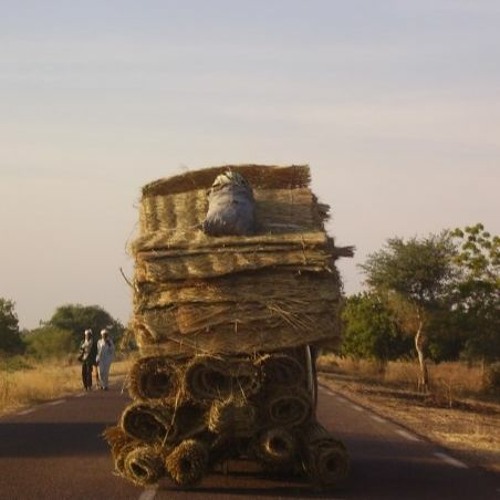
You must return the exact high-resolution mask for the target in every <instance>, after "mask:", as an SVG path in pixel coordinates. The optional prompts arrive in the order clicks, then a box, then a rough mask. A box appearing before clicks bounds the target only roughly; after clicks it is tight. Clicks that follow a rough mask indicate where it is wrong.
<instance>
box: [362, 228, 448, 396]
mask: <svg viewBox="0 0 500 500" xmlns="http://www.w3.org/2000/svg"><path fill="white" fill-rule="evenodd" d="M454 255H455V247H454V245H453V243H452V241H451V238H450V235H449V233H448V232H447V231H444V232H442V233H441V234H439V235H430V236H429V237H427V238H421V239H417V238H416V237H414V238H411V239H409V240H407V241H404V240H403V239H402V238H391V239H389V240H387V243H386V245H385V247H384V248H383V249H382V250H380V251H379V252H375V253H373V254H371V255H369V256H368V259H367V261H366V263H365V264H362V265H361V266H360V267H361V269H362V270H363V271H364V273H365V275H366V277H367V279H366V283H367V284H368V286H369V287H370V288H371V289H373V290H376V291H377V292H378V293H380V294H382V295H383V296H384V297H385V298H386V300H387V303H388V304H389V305H390V307H391V309H392V311H393V312H394V314H395V317H396V318H397V320H398V323H399V325H400V326H401V327H402V329H403V330H404V331H406V332H408V333H409V334H411V335H412V336H413V338H414V343H415V349H416V351H417V358H418V363H419V367H420V376H419V381H418V386H419V389H420V390H423V391H426V390H427V389H428V386H429V376H428V371H427V363H426V357H427V352H426V344H427V339H428V336H429V334H430V331H429V330H428V326H429V325H430V324H431V318H432V317H433V315H435V314H436V313H437V312H438V311H442V310H443V307H445V302H446V298H447V294H448V292H449V287H450V285H451V283H452V282H453V279H454V274H455V271H454V270H455V268H454V266H453V257H454Z"/></svg>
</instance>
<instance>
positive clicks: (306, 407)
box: [262, 387, 313, 428]
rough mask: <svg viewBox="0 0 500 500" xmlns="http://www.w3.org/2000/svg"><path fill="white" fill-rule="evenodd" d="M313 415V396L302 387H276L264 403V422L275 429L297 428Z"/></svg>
mask: <svg viewBox="0 0 500 500" xmlns="http://www.w3.org/2000/svg"><path fill="white" fill-rule="evenodd" d="M312 414H313V402H312V399H311V395H310V394H309V393H308V392H307V390H306V389H305V388H301V387H292V388H289V387H276V388H274V389H273V391H271V392H270V393H269V394H268V395H266V397H265V399H264V401H263V402H262V421H263V422H267V424H268V425H271V426H273V427H285V428H286V427H296V426H299V425H301V424H303V423H304V422H306V421H307V420H308V419H310V418H311V416H312Z"/></svg>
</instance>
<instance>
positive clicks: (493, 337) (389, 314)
mask: <svg viewBox="0 0 500 500" xmlns="http://www.w3.org/2000/svg"><path fill="white" fill-rule="evenodd" d="M360 268H361V269H362V271H363V273H364V276H365V277H366V281H365V284H366V285H367V290H366V291H364V292H362V293H359V294H357V295H354V296H350V297H348V298H347V299H346V304H345V308H344V310H343V313H342V318H343V323H344V341H343V344H342V347H341V352H342V354H343V355H347V356H352V357H355V358H369V359H374V360H377V361H380V362H382V363H383V362H386V361H389V360H395V359H400V358H403V357H410V356H416V358H417V360H418V363H419V367H420V379H419V387H420V388H421V389H422V390H426V389H427V387H428V384H429V378H428V372H427V361H428V360H429V359H432V360H433V361H435V362H440V361H451V360H465V361H480V362H483V363H485V364H491V363H494V362H499V361H500V237H499V236H494V235H491V234H490V233H489V232H488V231H486V230H485V228H484V226H483V224H480V223H478V224H476V225H474V226H467V227H465V228H464V229H460V228H457V229H455V230H444V231H442V232H441V233H439V234H431V235H429V236H427V237H423V238H418V237H413V238H410V239H407V240H404V239H402V238H398V237H396V238H390V239H388V240H387V242H386V244H385V246H384V247H383V248H382V249H381V250H379V251H377V252H375V253H373V254H370V255H369V256H368V258H367V260H366V262H365V263H363V264H361V265H360Z"/></svg>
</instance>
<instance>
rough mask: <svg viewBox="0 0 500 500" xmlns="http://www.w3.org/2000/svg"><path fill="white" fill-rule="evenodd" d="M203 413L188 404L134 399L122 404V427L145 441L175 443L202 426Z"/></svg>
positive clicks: (202, 427)
mask: <svg viewBox="0 0 500 500" xmlns="http://www.w3.org/2000/svg"><path fill="white" fill-rule="evenodd" d="M204 417H205V415H204V412H203V410H202V409H201V408H199V407H197V406H194V405H192V404H185V405H181V406H177V407H175V406H170V405H166V404H162V405H160V404H147V403H144V402H140V401H139V402H134V403H132V404H131V405H129V406H128V407H127V408H125V410H124V412H123V414H122V418H121V426H122V429H123V430H124V431H125V432H126V433H127V434H129V435H130V436H131V437H134V438H136V439H139V440H141V441H144V442H147V443H160V444H162V445H164V446H165V445H172V444H177V443H179V442H180V441H181V440H183V439H186V438H188V437H191V436H193V435H195V434H197V433H199V432H202V431H203V430H204V429H205V418H204Z"/></svg>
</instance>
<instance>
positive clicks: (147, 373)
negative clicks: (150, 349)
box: [129, 356, 181, 403]
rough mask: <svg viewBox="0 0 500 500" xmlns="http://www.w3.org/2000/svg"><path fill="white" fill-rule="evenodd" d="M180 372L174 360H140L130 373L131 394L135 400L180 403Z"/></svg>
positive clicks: (145, 358) (157, 357) (161, 358)
mask: <svg viewBox="0 0 500 500" xmlns="http://www.w3.org/2000/svg"><path fill="white" fill-rule="evenodd" d="M180 371H181V370H180V367H179V366H178V365H177V364H176V363H175V361H174V360H172V359H167V358H165V357H161V356H148V357H144V358H139V359H138V360H137V361H136V362H135V363H134V364H133V365H132V368H131V369H130V372H129V393H130V395H131V396H132V397H133V398H134V399H141V400H163V401H165V402H167V403H168V402H174V401H178V400H179V392H180V388H181V373H180Z"/></svg>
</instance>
